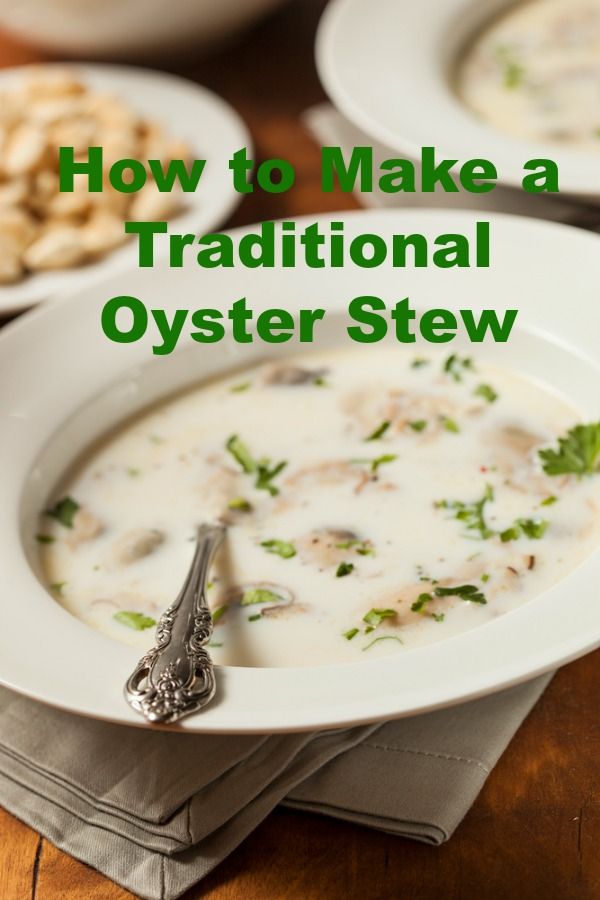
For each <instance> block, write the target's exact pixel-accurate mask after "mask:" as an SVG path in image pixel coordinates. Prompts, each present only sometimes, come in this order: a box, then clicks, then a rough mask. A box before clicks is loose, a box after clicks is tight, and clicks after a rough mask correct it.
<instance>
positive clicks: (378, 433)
mask: <svg viewBox="0 0 600 900" xmlns="http://www.w3.org/2000/svg"><path fill="white" fill-rule="evenodd" d="M391 424H392V423H391V422H390V420H389V419H386V420H385V422H382V423H381V425H379V426H378V427H377V428H376V429H375V430H374V431H372V432H371V434H370V435H369V436H368V437H366V438H365V441H378V440H379V438H382V437H383V436H384V434H385V433H386V431H387V430H388V428H389V427H390V425H391Z"/></svg>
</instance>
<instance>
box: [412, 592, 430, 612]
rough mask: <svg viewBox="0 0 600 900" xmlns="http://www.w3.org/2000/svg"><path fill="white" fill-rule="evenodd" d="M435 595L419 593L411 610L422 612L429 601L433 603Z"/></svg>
mask: <svg viewBox="0 0 600 900" xmlns="http://www.w3.org/2000/svg"><path fill="white" fill-rule="evenodd" d="M432 600H433V597H432V596H431V594H419V596H418V597H417V599H416V600H415V602H414V603H413V605H412V606H411V610H412V611H413V612H421V611H422V610H423V609H424V607H425V606H426V604H427V603H431V601H432Z"/></svg>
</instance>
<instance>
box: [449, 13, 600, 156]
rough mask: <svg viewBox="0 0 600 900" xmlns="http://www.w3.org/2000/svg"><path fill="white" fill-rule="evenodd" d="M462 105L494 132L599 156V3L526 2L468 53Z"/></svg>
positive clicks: (460, 78)
mask: <svg viewBox="0 0 600 900" xmlns="http://www.w3.org/2000/svg"><path fill="white" fill-rule="evenodd" d="M458 90H459V94H460V96H461V98H462V99H463V100H464V102H465V103H466V104H467V106H469V107H470V108H471V110H473V112H475V113H476V114H477V116H479V117H480V118H481V119H483V120H484V121H486V122H489V124H490V125H493V126H494V127H495V128H497V129H499V130H501V131H504V132H507V133H509V134H512V135H514V136H515V137H518V138H524V139H529V140H534V141H539V140H542V141H546V142H553V143H568V144H573V145H577V146H578V147H581V148H586V149H593V150H597V151H599V152H600V0H529V2H525V3H520V4H517V5H516V6H514V5H513V6H510V7H509V9H508V12H507V13H506V14H505V15H504V16H503V17H501V18H499V19H498V20H496V21H495V22H493V23H492V24H491V25H490V27H489V28H488V29H487V30H485V31H484V32H482V34H481V35H480V36H479V37H478V38H477V40H476V41H475V42H474V44H473V45H472V47H471V48H470V50H469V51H468V52H467V53H466V56H465V58H464V61H463V62H462V64H461V66H460V69H459V72H458Z"/></svg>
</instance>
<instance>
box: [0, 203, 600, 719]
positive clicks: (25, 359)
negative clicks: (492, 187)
mask: <svg viewBox="0 0 600 900" xmlns="http://www.w3.org/2000/svg"><path fill="white" fill-rule="evenodd" d="M332 218H334V219H342V220H343V221H344V222H345V223H346V224H345V227H346V234H347V235H348V236H350V237H351V236H352V235H354V234H357V233H362V232H379V233H381V234H382V235H390V234H392V233H394V232H401V233H403V232H413V231H418V232H422V233H424V234H426V235H430V236H437V235H438V234H439V233H441V232H456V231H461V232H464V233H471V231H472V229H473V227H474V222H475V218H476V217H475V216H474V214H473V213H470V212H456V211H454V212H446V211H444V212H442V211H432V210H429V211H410V212H393V211H387V212H384V211H380V212H368V213H367V212H357V213H339V214H338V215H337V216H333V217H332ZM319 220H320V221H322V222H324V223H325V222H327V221H328V218H327V217H325V216H322V217H319ZM303 221H304V225H306V224H307V223H308V222H309V221H311V220H309V219H306V220H303ZM313 221H314V220H313ZM492 239H493V266H492V268H490V269H472V270H470V269H453V270H451V271H445V270H439V269H434V268H432V269H416V270H410V269H407V270H405V271H401V270H393V269H391V268H390V267H382V268H380V269H371V270H365V269H357V268H355V267H353V266H348V267H347V268H345V269H334V270H330V269H322V270H315V269H308V268H304V267H299V268H297V269H296V271H295V272H294V276H293V277H290V273H289V270H283V271H282V270H260V269H254V270H244V269H228V270H223V271H217V270H207V271H202V270H199V269H198V268H197V267H196V264H195V262H194V268H193V269H187V270H185V269H183V270H172V271H169V270H168V269H167V268H166V267H164V266H162V267H159V268H157V269H154V270H144V271H132V272H129V273H126V274H125V275H121V276H120V277H119V278H118V279H113V280H112V281H111V282H110V283H108V284H103V285H97V286H95V287H91V288H90V289H89V290H88V291H87V292H86V296H85V297H81V296H80V295H79V294H76V295H73V296H71V297H68V298H65V299H62V300H59V301H57V302H56V303H51V304H45V305H43V306H41V307H40V308H39V309H37V310H35V311H33V312H31V313H29V314H27V315H26V316H24V317H23V318H22V319H20V320H18V321H17V322H16V323H14V324H13V325H11V326H9V327H8V328H7V329H6V331H5V332H4V333H3V334H2V335H1V336H0V433H1V434H2V466H1V469H0V472H1V474H0V598H1V603H2V628H1V629H0V682H2V683H4V684H6V685H7V686H9V687H12V688H14V689H15V690H17V691H20V692H23V693H25V694H29V695H31V696H32V697H35V698H37V699H39V700H43V701H45V702H48V703H51V704H53V705H56V706H60V707H63V708H64V709H67V710H70V711H72V712H76V713H83V714H86V715H90V716H94V717H97V718H101V719H109V720H112V721H116V722H124V723H129V724H136V725H140V724H142V722H141V720H140V718H139V717H138V716H137V715H135V713H133V712H132V711H130V709H129V707H127V706H126V704H125V702H124V700H123V698H122V686H123V683H124V681H125V678H126V677H127V676H128V675H129V673H130V672H131V670H132V668H133V666H134V664H135V663H136V662H137V658H138V656H139V651H138V650H136V649H135V648H131V647H128V646H125V645H123V644H120V643H117V642H113V641H112V640H111V639H110V638H108V637H106V636H105V635H103V634H101V633H99V632H96V631H94V630H92V629H91V628H89V627H88V626H86V625H84V624H83V623H82V622H80V621H79V620H77V619H75V618H74V617H72V616H71V615H70V614H69V613H67V612H66V611H65V610H64V609H63V608H62V607H61V606H59V605H58V604H57V603H56V602H55V601H54V600H52V599H51V597H50V596H49V594H48V593H47V591H46V590H45V589H44V588H43V587H42V585H41V583H40V582H39V581H38V579H37V577H36V574H35V572H34V571H33V568H32V565H31V564H30V562H28V560H31V561H32V562H33V561H34V560H35V555H36V547H35V541H34V534H35V529H36V517H37V514H38V511H39V510H40V509H43V508H44V505H45V502H46V500H47V498H48V495H49V493H50V491H51V490H52V487H53V486H54V484H55V482H56V480H57V479H58V477H59V476H60V474H61V473H62V471H63V470H64V468H65V467H66V466H67V465H68V464H69V462H70V461H71V460H72V459H73V458H74V456H76V455H77V454H78V453H79V452H80V451H81V450H82V449H83V448H84V447H85V446H86V445H87V444H88V443H89V442H91V441H93V440H94V439H95V438H96V437H97V436H99V435H100V434H102V433H104V432H105V431H106V430H108V429H109V428H110V427H111V426H113V425H114V424H115V423H117V422H119V421H121V420H122V419H124V418H125V417H126V416H128V415H129V414H131V413H133V412H135V411H138V410H139V409H141V408H142V407H144V406H145V405H146V404H148V403H149V402H150V401H152V400H154V399H157V398H159V397H164V396H165V395H168V394H169V393H170V392H172V391H173V390H174V389H176V388H178V387H181V386H184V385H189V384H191V383H193V382H195V381H197V380H198V379H201V378H202V377H204V376H205V375H207V374H209V373H212V374H215V373H217V372H219V371H224V370H226V369H228V368H229V367H231V366H233V365H240V364H246V363H248V362H250V361H251V360H256V359H258V358H260V357H262V358H264V357H265V356H272V355H276V354H280V355H285V354H287V353H290V352H294V351H297V350H299V349H302V347H300V346H296V345H292V342H290V344H283V345H279V347H276V346H274V347H273V348H272V349H269V348H268V345H265V344H261V343H259V342H255V343H252V344H234V343H233V342H232V341H231V340H226V341H223V342H221V343H218V344H212V345H204V346H201V345H199V344H196V343H194V342H193V341H192V340H191V339H188V340H187V341H186V343H185V346H184V347H183V348H182V349H181V350H177V351H176V352H175V353H173V354H172V355H171V356H167V357H153V356H152V353H151V344H152V338H151V335H150V334H148V335H147V336H146V337H145V338H144V339H143V340H142V341H141V342H139V343H134V344H127V345H123V344H114V343H111V342H109V341H108V340H107V339H106V338H105V337H104V336H103V334H102V332H101V329H100V323H99V317H100V311H101V308H102V306H103V305H104V303H105V301H106V300H107V299H108V298H109V297H111V296H112V295H113V294H116V293H119V294H120V293H127V294H132V295H134V296H138V297H140V298H141V299H142V300H143V301H144V302H145V303H146V304H147V305H148V306H152V307H163V308H165V307H166V308H167V315H172V311H173V309H175V308H177V307H185V306H188V307H190V308H192V309H194V308H197V307H201V306H215V305H217V306H219V307H221V308H226V307H229V306H230V304H231V303H232V302H233V301H235V300H236V299H238V298H239V297H241V296H246V297H247V298H248V302H249V304H250V305H251V306H252V307H253V308H254V309H255V310H260V309H261V308H266V307H270V306H277V305H285V306H286V307H287V308H289V309H291V310H292V311H294V310H298V309H299V308H300V307H311V306H317V305H319V304H321V303H324V304H325V305H326V306H327V308H328V310H329V311H328V316H327V319H326V320H325V323H323V324H324V329H323V331H322V332H320V333H321V336H322V340H321V341H320V343H319V346H322V345H323V342H324V340H325V339H327V340H334V341H335V340H339V334H340V330H341V331H342V340H344V341H345V342H349V338H348V337H347V335H346V334H345V330H344V328H345V319H346V315H347V313H346V311H347V304H348V303H349V301H350V300H351V299H352V298H353V297H355V296H357V295H360V294H378V295H379V296H381V297H383V298H385V299H386V300H387V301H389V303H390V305H391V304H392V303H393V302H395V301H396V300H398V299H401V298H403V297H406V296H409V297H410V298H411V300H412V304H413V305H414V306H415V307H417V308H419V307H420V308H421V309H422V308H423V307H433V306H448V307H450V308H452V307H454V308H457V307H458V308H467V307H471V308H473V309H481V308H482V307H498V308H499V309H505V308H507V307H512V306H517V307H519V308H520V315H519V318H518V325H519V328H518V330H516V331H515V333H514V335H513V337H511V340H510V341H509V342H508V344H500V345H499V344H494V343H491V344H490V343H487V342H486V343H485V344H481V345H478V346H477V347H476V348H473V347H472V346H471V345H468V347H469V348H470V350H471V352H476V354H477V356H478V357H480V358H483V357H488V358H491V359H496V360H499V361H501V362H502V363H503V364H506V365H514V366H515V367H516V368H518V369H519V370H521V371H522V372H524V373H525V374H528V375H530V376H532V377H536V378H542V379H543V380H544V381H546V382H549V383H550V384H552V385H554V386H556V387H557V388H559V389H560V390H561V391H562V392H563V393H564V394H566V395H568V396H570V397H571V398H573V399H574V400H575V401H576V403H577V405H578V406H579V407H580V408H581V411H582V416H584V417H585V418H587V419H590V418H592V417H593V418H597V417H598V413H599V410H600V396H599V388H598V385H599V384H600V379H599V375H600V372H599V370H600V360H599V353H598V333H599V330H600V306H599V304H598V297H597V285H598V283H600V253H599V252H598V251H599V249H600V240H599V239H598V238H597V237H595V236H592V235H590V234H587V233H585V232H582V231H577V230H574V229H570V228H567V227H566V226H561V225H553V224H549V223H545V222H538V221H536V220H526V219H521V218H518V217H511V216H502V215H497V214H496V215H493V216H492ZM82 300H83V301H84V302H81V301H82ZM336 313H337V314H336ZM327 322H329V328H327V327H325V326H326V324H327ZM340 325H343V326H344V328H342V329H340ZM423 346H426V345H422V348H423ZM460 346H461V345H460V342H459V341H458V342H456V343H453V344H452V348H453V349H456V350H457V351H459V347H460ZM466 346H467V345H464V344H463V345H462V349H463V350H464V349H466ZM303 347H304V349H306V345H303ZM309 349H310V348H309ZM406 352H409V353H410V354H411V355H412V354H413V353H414V345H412V346H411V348H409V349H408V350H406ZM399 527H402V522H400V523H399ZM33 567H35V563H33ZM598 584H600V552H598V553H596V554H595V555H594V556H593V557H591V558H589V559H588V560H587V561H586V562H585V563H584V564H583V565H581V566H580V567H579V568H578V569H576V570H575V571H574V572H573V573H572V574H570V575H569V576H568V577H567V578H565V579H564V580H563V581H562V582H560V583H558V584H557V585H556V586H555V587H554V588H552V589H551V590H549V591H547V592H546V593H544V594H542V595H540V596H539V597H537V598H536V599H534V600H532V601H531V602H529V603H526V604H525V605H523V606H522V607H520V608H519V609H517V610H516V611H514V612H510V613H507V614H506V615H504V616H501V617H499V618H496V619H494V620H492V621H490V622H489V623H488V624H485V625H483V626H482V627H479V628H475V629H473V630H472V631H470V632H467V633H463V634H461V635H459V636H457V637H453V638H451V639H449V640H446V641H441V642H438V643H435V644H431V645H428V646H425V647H421V648H415V649H412V650H409V651H406V652H399V653H397V654H396V655H391V656H388V657H385V658H382V659H378V660H371V661H361V662H360V663H356V664H354V663H352V664H346V665H332V666H330V667H326V668H325V669H324V668H323V667H314V668H296V669H293V668H290V669H261V668H254V669H253V668H220V669H218V672H217V681H218V684H219V695H218V699H217V701H216V702H215V703H214V704H213V705H212V706H210V707H209V708H208V709H206V710H205V711H204V712H202V713H201V714H200V715H197V716H195V717H192V718H189V719H187V720H185V721H184V724H183V726H182V727H183V728H185V729H187V730H195V731H206V732H209V731H213V732H215V731H222V732H251V731H286V730H301V729H312V728H327V727H333V726H338V725H343V724H349V723H357V722H364V721H368V720H376V719H385V718H391V717H396V716H406V715H410V714H413V713H418V712H422V711H424V710H429V709H433V708H435V707H440V706H445V705H448V704H453V703H458V702H460V701H462V700H467V699H468V698H471V697H478V696H480V695H483V694H486V693H489V692H491V691H496V690H498V689H500V688H502V687H505V686H508V685H511V684H514V683H516V682H520V681H523V680H525V679H527V678H530V677H532V676H534V675H536V674H538V673H540V672H543V671H545V670H548V669H552V668H554V667H555V666H558V665H560V664H561V663H564V662H566V661H567V660H570V659H572V658H574V657H576V656H578V655H580V654H582V653H585V652H587V651H588V650H591V649H593V648H594V647H596V646H598V645H599V644H600V616H599V615H598V597H597V592H598Z"/></svg>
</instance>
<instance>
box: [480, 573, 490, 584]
mask: <svg viewBox="0 0 600 900" xmlns="http://www.w3.org/2000/svg"><path fill="white" fill-rule="evenodd" d="M481 580H482V581H483V583H484V584H487V582H488V581H489V580H490V576H489V575H488V574H487V572H485V574H483V575H482V576H481Z"/></svg>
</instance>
